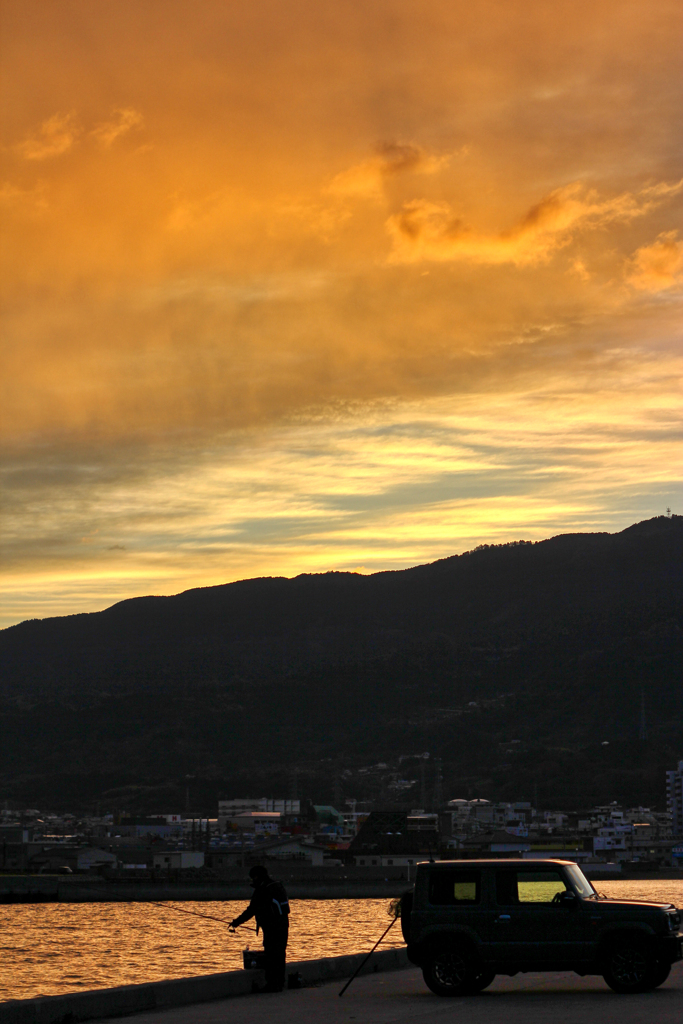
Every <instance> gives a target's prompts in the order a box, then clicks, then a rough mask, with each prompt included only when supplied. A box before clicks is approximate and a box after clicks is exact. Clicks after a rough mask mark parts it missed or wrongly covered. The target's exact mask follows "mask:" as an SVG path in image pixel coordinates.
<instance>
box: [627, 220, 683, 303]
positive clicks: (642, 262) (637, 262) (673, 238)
mask: <svg viewBox="0 0 683 1024" xmlns="http://www.w3.org/2000/svg"><path fill="white" fill-rule="evenodd" d="M626 280H627V281H628V283H629V284H631V285H633V287H634V288H639V289H641V290H643V291H648V292H660V291H665V290H666V289H668V288H675V287H677V286H678V285H680V284H683V242H680V241H679V240H678V231H662V233H661V235H659V236H658V237H657V238H656V240H655V241H654V242H653V243H652V245H642V246H641V247H640V248H639V249H636V251H635V253H634V254H633V258H632V259H631V260H630V261H629V263H628V270H627V274H626Z"/></svg>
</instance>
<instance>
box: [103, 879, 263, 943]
mask: <svg viewBox="0 0 683 1024" xmlns="http://www.w3.org/2000/svg"><path fill="white" fill-rule="evenodd" d="M88 888H89V889H91V890H94V891H95V892H106V893H107V895H109V896H110V897H111V902H112V903H130V900H124V899H121V898H120V897H117V896H115V895H114V894H113V893H110V891H109V889H105V888H104V887H103V886H97V885H90V886H88ZM139 902H140V903H146V904H147V905H148V906H152V907H158V908H159V910H174V911H175V912H176V914H191V915H192V916H193V917H202V918H203V919H204V920H205V921H217V922H218V923H219V924H225V925H227V926H228V928H229V927H230V924H231V922H230V921H226V920H225V918H223V917H214V916H213V914H200V913H198V911H196V910H183V908H182V907H171V906H168V905H167V904H166V903H159V902H158V901H157V900H140V901H139ZM235 902H238V901H237V900H236V901H235ZM248 931H255V929H252V928H249V929H248ZM233 934H235V932H234V931H233Z"/></svg>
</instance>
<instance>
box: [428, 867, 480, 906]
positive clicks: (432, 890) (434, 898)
mask: <svg viewBox="0 0 683 1024" xmlns="http://www.w3.org/2000/svg"><path fill="white" fill-rule="evenodd" d="M480 893H481V872H480V871H433V872H432V873H431V875H430V878H429V902H430V903H432V904H434V905H436V906H462V905H463V904H468V903H469V904H473V903H479V901H480Z"/></svg>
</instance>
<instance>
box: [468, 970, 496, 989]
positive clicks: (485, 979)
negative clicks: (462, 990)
mask: <svg viewBox="0 0 683 1024" xmlns="http://www.w3.org/2000/svg"><path fill="white" fill-rule="evenodd" d="M495 977H496V972H495V971H491V970H489V969H488V968H484V969H483V970H481V971H479V973H478V974H477V975H476V976H475V978H474V980H473V981H471V982H469V983H468V985H467V991H468V992H473V993H474V992H483V991H484V989H485V988H488V987H489V985H490V984H491V982H492V981H493V980H494V978H495Z"/></svg>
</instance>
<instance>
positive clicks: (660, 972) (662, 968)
mask: <svg viewBox="0 0 683 1024" xmlns="http://www.w3.org/2000/svg"><path fill="white" fill-rule="evenodd" d="M670 974H671V964H663V963H662V962H661V961H660V962H659V963H658V964H657V966H656V967H655V969H654V972H653V975H652V978H651V979H650V985H649V986H648V987H649V988H659V986H660V985H663V984H664V982H665V981H666V979H667V978H668V977H669V975H670Z"/></svg>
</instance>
